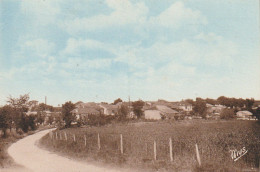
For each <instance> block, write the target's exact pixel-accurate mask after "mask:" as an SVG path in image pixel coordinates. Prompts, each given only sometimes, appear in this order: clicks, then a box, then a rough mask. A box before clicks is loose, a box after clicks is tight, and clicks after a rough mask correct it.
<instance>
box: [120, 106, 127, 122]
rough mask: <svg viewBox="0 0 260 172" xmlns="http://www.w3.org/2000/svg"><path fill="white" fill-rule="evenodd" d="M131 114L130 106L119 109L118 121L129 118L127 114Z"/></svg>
mask: <svg viewBox="0 0 260 172" xmlns="http://www.w3.org/2000/svg"><path fill="white" fill-rule="evenodd" d="M128 112H129V109H128V106H127V105H122V106H121V107H120V108H119V109H118V120H119V121H123V120H125V119H126V118H127V114H128Z"/></svg>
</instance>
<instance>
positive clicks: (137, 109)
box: [132, 100, 144, 118]
mask: <svg viewBox="0 0 260 172" xmlns="http://www.w3.org/2000/svg"><path fill="white" fill-rule="evenodd" d="M132 105H133V111H134V113H135V115H136V116H137V118H141V117H142V116H143V110H142V109H143V106H144V102H143V101H142V100H138V101H135V102H133V104H132Z"/></svg>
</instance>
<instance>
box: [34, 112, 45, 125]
mask: <svg viewBox="0 0 260 172" xmlns="http://www.w3.org/2000/svg"><path fill="white" fill-rule="evenodd" d="M36 122H37V123H39V124H43V122H44V114H43V112H39V111H38V112H37V118H36Z"/></svg>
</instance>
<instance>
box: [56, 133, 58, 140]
mask: <svg viewBox="0 0 260 172" xmlns="http://www.w3.org/2000/svg"><path fill="white" fill-rule="evenodd" d="M56 140H58V133H57V132H56Z"/></svg>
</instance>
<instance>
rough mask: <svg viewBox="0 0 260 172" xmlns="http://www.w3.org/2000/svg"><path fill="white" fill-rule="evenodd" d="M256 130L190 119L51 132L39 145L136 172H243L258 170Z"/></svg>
mask: <svg viewBox="0 0 260 172" xmlns="http://www.w3.org/2000/svg"><path fill="white" fill-rule="evenodd" d="M259 131H260V125H259V123H257V122H256V121H204V120H198V121H196V120H193V121H182V122H172V123H170V122H149V123H133V124H113V125H109V126H103V127H88V128H70V129H65V130H60V131H57V136H58V137H57V138H56V133H55V132H54V133H53V137H52V139H51V136H50V135H46V136H45V137H43V138H42V140H41V144H42V145H44V146H45V147H48V148H49V149H52V150H55V151H57V152H61V153H63V154H65V155H68V156H72V157H75V158H79V159H92V160H95V161H102V162H105V163H109V164H111V163H112V164H116V165H125V164H127V165H128V166H129V167H135V168H144V169H150V170H158V169H160V170H163V171H172V170H175V171H181V170H184V171H187V170H191V171H216V170H219V171H220V170H222V171H240V170H241V171H242V169H251V168H256V167H258V166H259V153H260V132H259ZM65 133H66V135H67V140H66V138H65ZM98 134H99V137H100V150H99V148H98V147H99V146H98ZM120 134H122V136H123V154H121V150H120ZM74 135H75V140H76V141H74ZM84 138H86V145H85V139H84ZM169 138H172V145H173V148H172V149H173V151H172V152H173V161H172V162H171V161H170V152H169V149H170V148H169ZM154 141H156V151H157V152H156V153H157V157H156V158H157V159H156V160H154ZM195 144H197V145H198V148H199V152H200V157H201V162H202V165H201V166H200V167H199V165H198V162H197V159H196V154H195ZM243 147H245V149H246V150H248V152H247V153H246V154H245V155H244V156H243V157H241V158H240V159H239V160H237V161H236V162H234V161H233V160H232V159H231V153H230V150H234V149H236V150H240V149H242V148H243Z"/></svg>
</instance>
